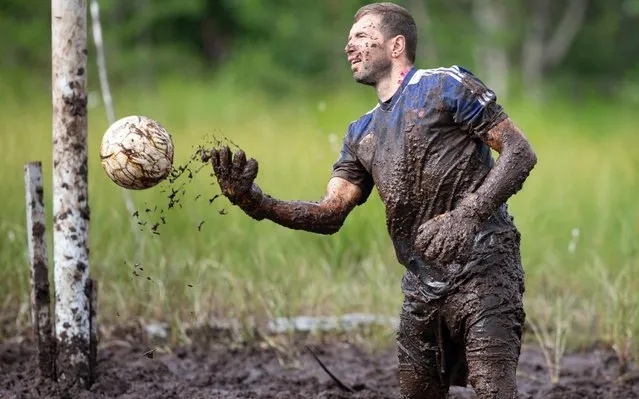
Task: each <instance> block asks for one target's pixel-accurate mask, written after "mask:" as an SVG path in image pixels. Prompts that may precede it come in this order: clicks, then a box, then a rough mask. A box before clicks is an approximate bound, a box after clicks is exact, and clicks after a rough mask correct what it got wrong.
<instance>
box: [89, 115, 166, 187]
mask: <svg viewBox="0 0 639 399" xmlns="http://www.w3.org/2000/svg"><path fill="white" fill-rule="evenodd" d="M100 159H101V160H102V167H103V168H104V171H105V172H106V174H107V175H108V176H109V178H111V180H113V181H114V182H115V183H116V184H117V185H119V186H121V187H124V188H127V189H130V190H142V189H145V188H149V187H153V186H155V185H156V184H158V183H159V182H161V181H162V180H163V179H165V178H166V177H167V176H168V175H169V173H170V172H171V167H172V165H173V141H172V140H171V135H170V134H169V133H168V132H167V131H166V129H164V127H163V126H162V125H160V124H159V123H158V122H156V121H154V120H153V119H150V118H147V117H145V116H137V115H136V116H127V117H126V118H122V119H120V120H118V121H116V122H115V123H113V124H112V125H111V126H109V128H108V129H107V131H106V133H104V136H103V137H102V145H101V146H100Z"/></svg>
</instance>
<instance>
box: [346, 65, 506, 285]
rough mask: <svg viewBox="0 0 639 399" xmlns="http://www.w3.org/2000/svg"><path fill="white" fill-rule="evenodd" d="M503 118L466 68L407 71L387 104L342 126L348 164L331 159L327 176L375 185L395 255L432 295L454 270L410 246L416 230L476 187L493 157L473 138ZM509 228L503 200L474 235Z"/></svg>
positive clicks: (484, 175)
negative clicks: (429, 261)
mask: <svg viewBox="0 0 639 399" xmlns="http://www.w3.org/2000/svg"><path fill="white" fill-rule="evenodd" d="M464 79H468V81H465V80H464ZM491 96H492V98H491ZM491 100H492V102H491ZM505 117H506V116H505V114H504V113H503V112H502V110H501V107H499V106H498V105H496V104H495V103H494V94H493V93H492V92H490V91H489V90H488V89H486V88H485V86H483V84H481V82H479V81H478V80H476V79H475V78H474V77H473V76H472V75H471V74H469V73H467V71H465V70H462V69H459V68H458V67H453V68H439V69H432V70H415V69H413V70H411V71H410V73H409V74H408V75H407V77H406V78H405V80H404V82H403V83H402V86H401V87H400V88H399V89H398V91H397V93H396V94H395V95H394V96H393V98H392V99H391V100H390V101H389V102H387V103H380V104H379V105H378V106H377V107H376V108H375V109H373V110H372V111H371V112H369V113H368V114H366V115H364V116H363V117H361V118H360V119H359V120H357V121H356V122H354V123H353V124H351V126H350V128H349V133H348V135H347V137H346V138H345V150H343V154H342V157H341V158H340V161H343V160H344V159H346V160H347V161H348V162H342V164H341V166H340V161H338V162H337V163H336V165H335V167H334V174H333V175H334V176H340V177H345V178H347V180H351V181H354V182H356V183H358V184H360V185H363V186H364V187H363V189H364V191H365V196H367V195H368V192H370V189H371V187H370V186H371V185H372V184H374V185H375V186H376V187H377V190H378V192H379V195H380V198H381V200H382V202H383V203H384V205H385V208H386V220H387V228H388V232H389V234H390V236H391V238H392V240H393V243H394V245H395V250H396V252H397V257H398V260H399V261H400V263H402V264H403V265H404V266H406V267H407V268H408V269H409V270H411V271H413V272H416V273H419V274H420V277H423V278H422V280H427V281H425V284H426V286H427V287H428V286H429V285H430V286H431V291H432V292H431V294H432V295H433V296H438V295H439V294H438V293H443V292H445V291H446V290H448V289H449V288H450V284H449V283H450V282H451V279H454V278H458V277H460V276H459V274H460V273H461V271H460V270H457V271H455V270H456V269H455V268H454V267H446V268H445V267H438V266H436V265H430V264H426V263H425V262H424V261H423V259H422V257H421V255H420V254H418V253H416V252H415V251H414V250H413V248H412V246H413V243H414V241H415V237H416V234H417V229H418V228H419V226H420V225H421V224H423V223H424V222H426V221H428V220H429V219H431V218H433V217H435V216H437V215H439V214H442V213H445V212H447V211H449V210H451V209H453V208H454V207H455V205H456V203H457V202H458V201H459V200H461V199H462V198H463V197H464V196H465V195H466V194H468V193H471V192H473V191H474V190H475V189H477V187H479V186H480V185H481V183H482V182H483V180H484V179H485V177H486V175H487V174H488V173H489V172H490V169H491V168H492V166H493V159H492V157H491V153H490V149H489V147H488V146H487V145H486V144H484V143H483V142H482V140H481V139H480V138H479V137H481V133H482V132H484V130H487V129H489V128H490V127H491V126H494V124H496V123H497V122H498V121H500V120H503V119H504V118H505ZM344 151H347V152H348V154H347V155H346V156H345V154H344ZM357 168H359V170H357V171H355V169H357ZM349 177H350V178H349ZM514 229H515V227H514V225H513V224H512V220H511V218H510V217H509V216H508V214H507V212H506V209H505V205H504V206H503V207H501V208H500V209H499V210H498V211H497V212H496V213H495V215H494V216H493V217H491V218H490V219H489V220H488V221H487V222H486V223H485V224H484V226H483V228H482V232H481V233H480V235H484V236H485V235H487V234H492V233H495V232H502V231H512V230H514ZM462 269H463V267H462ZM447 271H448V272H447ZM453 271H454V272H453Z"/></svg>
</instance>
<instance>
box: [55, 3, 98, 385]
mask: <svg viewBox="0 0 639 399" xmlns="http://www.w3.org/2000/svg"><path fill="white" fill-rule="evenodd" d="M86 14H87V7H86V1H85V0H52V2H51V39H52V40H51V48H52V101H53V214H54V217H53V221H54V232H53V240H54V251H53V256H54V281H55V293H56V295H55V298H56V303H55V314H56V337H57V339H58V362H57V364H58V372H59V375H58V380H59V381H60V382H62V383H65V384H67V383H68V384H79V385H81V386H88V384H89V383H90V370H89V328H90V323H89V301H88V298H87V295H86V292H87V290H86V288H87V284H88V276H89V242H88V235H89V204H88V190H87V173H88V170H87V94H86V84H87V78H86V76H87V71H86V66H87V45H86V44H87V24H86V22H87V21H86V17H87V15H86Z"/></svg>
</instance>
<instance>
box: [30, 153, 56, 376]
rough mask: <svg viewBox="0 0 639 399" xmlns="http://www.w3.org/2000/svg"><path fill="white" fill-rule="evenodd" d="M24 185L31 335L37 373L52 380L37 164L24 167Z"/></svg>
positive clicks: (39, 168) (52, 345)
mask: <svg viewBox="0 0 639 399" xmlns="http://www.w3.org/2000/svg"><path fill="white" fill-rule="evenodd" d="M24 183H25V194H26V201H27V243H28V247H29V261H30V264H31V319H32V322H33V333H34V336H35V338H36V340H37V342H38V369H39V370H40V375H41V376H43V377H46V378H50V379H55V341H54V340H53V331H52V322H51V308H50V304H51V299H50V297H49V266H48V263H49V260H48V255H47V242H46V234H45V233H46V229H45V226H46V219H45V213H44V192H43V187H42V164H41V163H40V162H32V163H28V164H26V165H25V167H24Z"/></svg>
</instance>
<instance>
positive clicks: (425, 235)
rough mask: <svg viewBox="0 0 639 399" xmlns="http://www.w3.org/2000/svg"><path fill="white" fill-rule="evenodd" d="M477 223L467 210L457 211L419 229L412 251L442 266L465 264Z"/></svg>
mask: <svg viewBox="0 0 639 399" xmlns="http://www.w3.org/2000/svg"><path fill="white" fill-rule="evenodd" d="M479 224H480V220H479V218H478V217H477V215H476V214H475V213H474V212H473V210H472V208H469V207H465V206H463V207H458V208H455V209H453V210H452V211H449V212H446V213H444V214H442V215H439V216H436V217H434V218H433V219H431V220H429V221H427V222H426V223H424V224H422V225H421V226H419V230H418V231H417V238H416V239H415V249H417V250H418V251H419V252H421V253H422V254H423V255H424V258H425V259H426V260H428V261H435V262H438V263H440V264H442V265H446V264H450V263H453V262H458V263H464V262H465V261H466V260H467V259H468V257H469V255H470V252H471V250H472V248H473V244H474V241H475V236H476V235H477V233H478V232H479Z"/></svg>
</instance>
